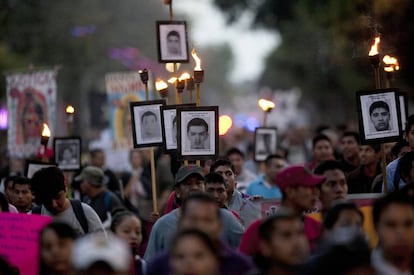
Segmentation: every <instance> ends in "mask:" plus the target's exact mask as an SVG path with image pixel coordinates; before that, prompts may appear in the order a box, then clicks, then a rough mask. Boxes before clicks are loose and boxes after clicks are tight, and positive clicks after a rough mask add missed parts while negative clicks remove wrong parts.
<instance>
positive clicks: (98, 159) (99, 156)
mask: <svg viewBox="0 0 414 275" xmlns="http://www.w3.org/2000/svg"><path fill="white" fill-rule="evenodd" d="M91 164H92V165H94V166H97V167H103V166H104V165H105V154H104V153H103V152H97V153H96V154H95V155H94V157H93V158H92V160H91Z"/></svg>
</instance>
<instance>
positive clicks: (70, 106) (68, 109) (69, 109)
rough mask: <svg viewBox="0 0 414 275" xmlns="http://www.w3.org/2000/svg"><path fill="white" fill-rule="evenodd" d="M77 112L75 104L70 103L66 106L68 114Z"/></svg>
mask: <svg viewBox="0 0 414 275" xmlns="http://www.w3.org/2000/svg"><path fill="white" fill-rule="evenodd" d="M74 112H75V108H73V106H72V105H68V106H67V107H66V113H67V114H73V113H74Z"/></svg>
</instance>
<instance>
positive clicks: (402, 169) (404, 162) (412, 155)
mask: <svg viewBox="0 0 414 275" xmlns="http://www.w3.org/2000/svg"><path fill="white" fill-rule="evenodd" d="M413 161H414V151H410V152H407V153H405V155H404V156H402V157H401V159H400V161H399V163H398V172H399V173H400V175H401V177H402V178H403V179H404V178H405V177H410V172H411V168H412V167H413ZM407 183H408V182H407Z"/></svg>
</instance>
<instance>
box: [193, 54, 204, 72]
mask: <svg viewBox="0 0 414 275" xmlns="http://www.w3.org/2000/svg"><path fill="white" fill-rule="evenodd" d="M191 55H192V56H193V58H194V61H195V62H196V66H195V67H194V71H201V70H202V69H201V59H200V57H198V55H197V52H196V51H195V50H194V49H192V51H191Z"/></svg>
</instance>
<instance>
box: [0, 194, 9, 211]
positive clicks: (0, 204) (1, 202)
mask: <svg viewBox="0 0 414 275" xmlns="http://www.w3.org/2000/svg"><path fill="white" fill-rule="evenodd" d="M0 208H1V209H0V210H1V211H0V212H9V202H8V201H7V199H6V195H4V194H3V193H1V192H0Z"/></svg>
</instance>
